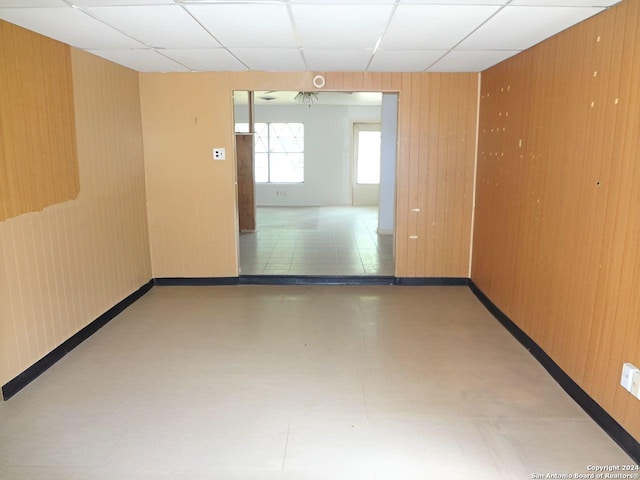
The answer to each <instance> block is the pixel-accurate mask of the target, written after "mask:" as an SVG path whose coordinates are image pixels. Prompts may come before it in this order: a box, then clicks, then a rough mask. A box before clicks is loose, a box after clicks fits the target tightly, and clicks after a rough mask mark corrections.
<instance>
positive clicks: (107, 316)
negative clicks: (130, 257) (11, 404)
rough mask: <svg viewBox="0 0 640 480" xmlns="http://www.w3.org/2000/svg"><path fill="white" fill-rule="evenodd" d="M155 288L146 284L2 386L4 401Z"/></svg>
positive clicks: (151, 281)
mask: <svg viewBox="0 0 640 480" xmlns="http://www.w3.org/2000/svg"><path fill="white" fill-rule="evenodd" d="M152 287H153V280H150V281H149V282H148V283H146V284H144V285H143V286H142V287H140V288H139V289H138V290H136V291H135V292H133V293H132V294H131V295H129V296H128V297H126V298H125V299H124V300H121V301H120V302H118V303H117V304H115V305H114V306H113V307H111V308H110V309H109V310H107V311H106V312H104V313H103V314H102V315H100V316H99V317H98V318H96V319H95V320H94V321H93V322H91V323H90V324H89V325H87V326H86V327H84V328H83V329H82V330H80V331H78V332H77V333H75V334H74V335H73V336H72V337H71V338H69V339H68V340H66V341H65V342H63V343H62V344H60V345H59V346H58V347H56V348H54V349H53V350H52V351H51V352H49V353H48V354H46V355H45V356H44V357H43V358H41V359H40V360H38V361H37V362H36V363H34V364H33V365H31V366H30V367H29V368H27V369H26V370H25V371H24V372H22V373H20V374H19V375H18V376H17V377H15V378H13V379H11V380H9V381H8V382H7V383H5V384H4V385H3V386H2V398H3V399H4V400H9V399H10V398H11V397H13V396H14V395H15V394H16V393H18V392H19V391H20V390H22V389H23V388H24V387H26V386H27V385H29V384H30V383H31V382H32V381H34V380H35V379H36V378H38V377H39V376H40V375H41V374H42V373H44V372H45V371H46V370H47V369H48V368H50V367H52V366H53V365H54V364H55V363H56V362H57V361H58V360H60V359H61V358H62V357H64V356H65V355H66V354H67V353H69V352H70V351H71V350H73V349H74V348H76V347H77V346H78V345H80V344H81V343H82V342H84V341H85V340H86V339H87V338H89V337H90V336H91V335H93V334H94V333H96V332H97V331H98V330H100V329H101V328H102V327H104V326H105V325H106V324H107V323H108V322H109V321H111V320H112V319H113V318H115V317H116V315H118V314H119V313H122V312H123V311H124V310H125V309H126V308H127V307H129V306H130V305H131V304H132V303H133V302H135V301H136V300H138V299H139V298H140V297H142V296H143V295H144V294H145V293H147V292H148V291H149V290H151V288H152Z"/></svg>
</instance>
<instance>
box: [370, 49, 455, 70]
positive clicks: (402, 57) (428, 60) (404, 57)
mask: <svg viewBox="0 0 640 480" xmlns="http://www.w3.org/2000/svg"><path fill="white" fill-rule="evenodd" d="M446 53H447V51H446V50H378V52H377V53H376V55H375V57H373V61H372V62H371V65H369V68H368V70H369V71H371V72H423V71H424V70H425V69H426V68H427V67H428V66H430V65H431V64H432V63H433V62H435V61H436V60H438V59H439V58H440V57H442V56H443V55H444V54H446Z"/></svg>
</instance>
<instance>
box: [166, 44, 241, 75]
mask: <svg viewBox="0 0 640 480" xmlns="http://www.w3.org/2000/svg"><path fill="white" fill-rule="evenodd" d="M162 53H163V54H164V55H166V56H168V57H170V58H173V59H174V60H176V61H177V62H180V63H181V64H183V65H185V66H186V67H188V68H189V69H191V70H196V71H201V72H215V71H218V72H231V71H235V72H237V71H242V70H246V69H247V68H246V67H245V66H244V65H243V64H242V63H240V61H238V59H236V58H235V57H234V56H233V55H231V54H230V53H229V52H228V51H226V50H225V49H223V48H209V49H208V48H196V49H165V50H162Z"/></svg>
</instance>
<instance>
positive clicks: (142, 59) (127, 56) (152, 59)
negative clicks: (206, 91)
mask: <svg viewBox="0 0 640 480" xmlns="http://www.w3.org/2000/svg"><path fill="white" fill-rule="evenodd" d="M89 52H90V53H93V54H94V55H97V56H99V57H102V58H106V59H107V60H110V61H112V62H114V63H118V64H120V65H123V66H125V67H128V68H131V69H132V70H136V71H138V72H188V71H189V70H188V69H187V68H185V67H183V66H182V65H179V64H177V63H175V62H174V61H172V60H169V59H168V58H166V57H163V56H162V55H160V54H159V53H157V52H155V51H154V50H151V49H135V50H89Z"/></svg>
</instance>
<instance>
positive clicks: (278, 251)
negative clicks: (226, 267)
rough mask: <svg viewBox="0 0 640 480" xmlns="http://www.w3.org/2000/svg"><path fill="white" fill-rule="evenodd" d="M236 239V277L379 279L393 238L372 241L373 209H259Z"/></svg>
mask: <svg viewBox="0 0 640 480" xmlns="http://www.w3.org/2000/svg"><path fill="white" fill-rule="evenodd" d="M256 218H257V231H256V232H255V233H243V234H241V235H240V242H239V243H240V273H241V275H349V276H354V275H385V276H391V275H393V273H394V269H393V236H392V235H378V233H376V230H377V226H378V209H377V207H259V208H258V209H257V214H256Z"/></svg>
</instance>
